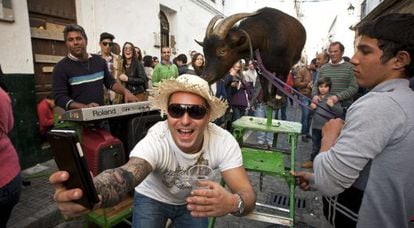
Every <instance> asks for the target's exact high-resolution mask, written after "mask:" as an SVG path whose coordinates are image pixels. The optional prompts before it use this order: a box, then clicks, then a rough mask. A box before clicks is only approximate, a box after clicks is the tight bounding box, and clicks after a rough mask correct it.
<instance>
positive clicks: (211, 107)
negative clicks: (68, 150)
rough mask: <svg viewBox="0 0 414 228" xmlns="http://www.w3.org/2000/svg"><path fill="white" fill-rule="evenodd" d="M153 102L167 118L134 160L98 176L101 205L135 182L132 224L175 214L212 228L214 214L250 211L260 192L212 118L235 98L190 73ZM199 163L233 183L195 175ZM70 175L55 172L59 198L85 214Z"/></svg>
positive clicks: (159, 221) (180, 221) (181, 221)
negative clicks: (220, 94)
mask: <svg viewBox="0 0 414 228" xmlns="http://www.w3.org/2000/svg"><path fill="white" fill-rule="evenodd" d="M151 101H152V105H153V108H155V109H159V110H161V114H164V113H166V114H167V120H165V121H160V122H158V123H156V124H155V125H154V126H152V127H151V129H150V130H149V131H148V134H147V135H146V136H145V137H144V138H143V139H142V140H141V141H140V142H138V144H137V145H136V146H135V147H134V149H133V150H132V152H131V154H130V159H129V161H128V162H127V164H125V165H123V166H121V167H119V168H115V169H109V170H105V171H104V172H102V173H101V174H99V175H98V176H96V177H95V179H94V183H95V186H96V189H97V191H98V192H99V195H100V196H101V199H102V200H101V202H100V203H99V205H100V206H103V207H106V206H111V205H114V204H116V203H117V202H119V201H120V200H121V199H122V197H123V196H124V195H126V194H128V193H129V192H130V191H131V190H133V189H135V203H134V209H133V219H132V220H133V222H132V223H133V224H132V227H165V224H166V222H167V220H168V219H171V220H172V223H173V225H174V227H192V228H193V227H195V228H206V227H208V217H217V216H224V215H227V214H228V213H232V214H233V215H236V216H243V215H247V214H248V213H250V212H251V211H252V210H253V208H254V205H255V202H256V195H255V193H254V191H253V187H252V185H251V184H250V182H249V179H248V177H247V174H246V171H245V169H244V167H243V162H242V156H241V151H240V147H239V145H238V143H237V141H236V140H235V138H234V137H233V136H232V135H231V134H230V133H229V132H228V131H226V130H224V129H222V128H220V127H218V126H217V125H215V124H213V123H210V122H211V121H214V120H215V119H217V118H219V117H220V116H222V115H223V114H224V113H225V111H226V108H227V103H226V102H224V101H222V100H220V99H219V98H217V97H214V96H213V95H212V94H211V93H210V88H209V85H208V82H207V81H205V80H204V79H202V78H201V77H199V76H196V75H189V74H183V75H181V76H179V77H178V78H177V79H168V80H165V81H163V82H161V83H160V84H159V87H158V90H157V91H156V93H155V95H154V98H153V99H152V100H151ZM195 165H205V166H208V167H209V168H211V169H212V170H215V171H217V172H220V174H221V176H222V177H223V179H224V181H225V182H226V185H227V186H228V189H226V188H224V187H222V186H221V185H220V184H219V183H216V182H214V181H211V180H200V181H195V183H194V182H193V181H191V179H190V180H189V170H190V168H191V167H194V166H195ZM68 176H69V174H68V173H67V172H57V173H54V174H53V175H52V176H51V178H50V181H51V183H52V184H54V185H55V188H56V191H55V196H54V199H55V200H56V201H57V202H58V204H59V205H58V208H59V209H60V210H61V212H62V213H63V214H64V215H66V216H80V215H81V214H83V213H86V212H87V210H86V209H85V208H84V207H82V206H81V205H79V204H76V203H75V202H71V201H73V200H76V199H78V198H79V196H77V195H76V194H75V191H76V192H77V193H79V194H80V192H79V191H80V190H79V189H75V190H74V189H71V190H68V189H66V188H65V187H64V185H62V184H61V183H62V182H64V181H65V180H67V178H68ZM196 187H199V188H196ZM80 195H81V194H80Z"/></svg>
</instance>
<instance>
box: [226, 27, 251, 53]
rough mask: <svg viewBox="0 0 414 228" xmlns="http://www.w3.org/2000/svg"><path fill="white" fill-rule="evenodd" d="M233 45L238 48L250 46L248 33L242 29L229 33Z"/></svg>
mask: <svg viewBox="0 0 414 228" xmlns="http://www.w3.org/2000/svg"><path fill="white" fill-rule="evenodd" d="M229 38H230V42H231V45H230V46H231V47H233V48H238V49H244V48H246V47H249V42H248V38H247V36H246V34H244V33H243V32H241V31H237V32H233V33H231V34H229Z"/></svg>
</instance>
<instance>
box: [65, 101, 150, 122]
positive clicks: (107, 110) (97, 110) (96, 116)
mask: <svg viewBox="0 0 414 228" xmlns="http://www.w3.org/2000/svg"><path fill="white" fill-rule="evenodd" d="M150 103H151V102H150V101H141V102H134V103H125V104H116V105H105V106H99V107H93V108H81V109H73V110H69V111H66V112H65V113H63V115H62V120H68V121H92V120H100V119H107V118H112V117H119V116H126V115H132V114H137V113H142V112H149V111H151V110H155V109H151V107H150Z"/></svg>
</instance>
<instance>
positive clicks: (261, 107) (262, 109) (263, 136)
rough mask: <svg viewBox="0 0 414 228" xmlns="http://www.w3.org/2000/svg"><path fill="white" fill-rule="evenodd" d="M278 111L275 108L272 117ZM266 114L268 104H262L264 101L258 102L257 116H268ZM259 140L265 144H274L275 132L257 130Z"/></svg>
mask: <svg viewBox="0 0 414 228" xmlns="http://www.w3.org/2000/svg"><path fill="white" fill-rule="evenodd" d="M276 113H277V110H273V112H272V119H273V118H274V117H275V115H276ZM266 114H267V106H266V105H265V104H262V103H260V104H257V107H256V114H255V116H256V117H263V118H266ZM257 141H261V142H263V143H265V144H266V143H267V144H272V143H273V133H271V132H263V131H259V132H257Z"/></svg>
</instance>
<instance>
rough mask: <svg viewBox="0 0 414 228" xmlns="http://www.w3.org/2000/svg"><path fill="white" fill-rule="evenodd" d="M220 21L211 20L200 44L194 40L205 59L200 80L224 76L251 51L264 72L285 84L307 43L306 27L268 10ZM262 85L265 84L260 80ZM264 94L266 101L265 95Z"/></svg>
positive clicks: (238, 15) (214, 18)
mask: <svg viewBox="0 0 414 228" xmlns="http://www.w3.org/2000/svg"><path fill="white" fill-rule="evenodd" d="M221 18H222V17H221V16H215V17H213V18H212V19H211V21H210V22H209V24H208V26H207V29H206V34H205V38H204V40H203V42H198V41H196V42H197V43H198V44H199V45H201V46H202V47H203V52H204V56H205V60H206V61H205V69H204V72H203V77H204V78H205V79H206V80H207V81H208V82H209V83H210V84H212V83H214V82H216V81H217V80H219V79H220V78H222V77H224V75H225V74H226V73H227V72H228V70H229V69H230V68H231V66H232V65H233V64H234V63H235V62H236V61H237V60H239V59H246V58H248V57H249V56H250V49H253V50H256V49H259V51H260V56H261V58H262V61H263V65H264V66H265V67H266V69H267V70H269V71H270V72H274V73H276V75H277V76H278V77H279V78H280V79H282V80H283V81H286V78H287V75H288V73H289V71H290V69H291V67H292V66H293V65H294V64H295V63H296V62H298V60H299V59H300V57H301V52H302V49H303V46H304V45H305V40H306V32H305V28H304V27H303V26H302V24H301V23H300V22H299V21H298V20H296V19H295V18H293V17H291V16H289V15H287V14H285V13H283V12H282V11H280V10H277V9H273V8H267V7H266V8H262V9H259V10H258V11H256V12H254V13H238V14H234V15H231V16H229V17H227V18H225V19H223V20H221V21H219V22H218V23H217V25H216V22H217V21H218V20H220V19H221ZM239 21H240V23H239V25H235V24H236V23H237V22H239ZM261 84H262V86H263V85H266V84H267V83H266V81H265V80H264V79H261ZM264 92H265V94H264V95H265V100H268V99H266V97H267V96H268V92H267V91H264ZM271 93H272V94H274V93H275V92H274V91H272V92H271ZM267 98H268V97H267Z"/></svg>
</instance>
